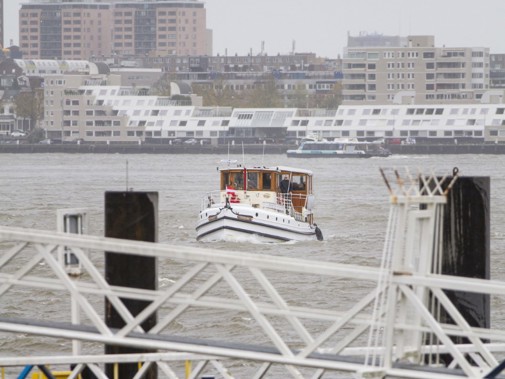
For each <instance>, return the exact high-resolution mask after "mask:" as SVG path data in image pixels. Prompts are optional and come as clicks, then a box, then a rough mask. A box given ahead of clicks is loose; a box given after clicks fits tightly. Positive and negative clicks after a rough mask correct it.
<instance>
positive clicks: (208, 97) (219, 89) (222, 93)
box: [193, 79, 241, 107]
mask: <svg viewBox="0 0 505 379" xmlns="http://www.w3.org/2000/svg"><path fill="white" fill-rule="evenodd" d="M193 93H195V94H197V95H199V96H201V97H202V98H203V104H204V105H205V106H206V107H235V106H237V105H238V104H239V103H240V99H241V95H240V94H238V93H237V92H235V91H234V90H232V89H231V87H230V86H229V85H228V84H227V83H226V82H225V81H224V80H222V79H217V80H214V81H213V82H211V83H194V84H193Z"/></svg>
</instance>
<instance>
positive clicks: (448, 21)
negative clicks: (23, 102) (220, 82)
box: [4, 0, 505, 58]
mask: <svg viewBox="0 0 505 379" xmlns="http://www.w3.org/2000/svg"><path fill="white" fill-rule="evenodd" d="M21 2H26V0H4V7H5V43H6V45H7V46H9V45H10V40H11V39H12V40H13V42H14V44H16V45H17V44H19V40H18V10H19V7H20V4H21ZM206 8H207V26H208V28H210V29H212V30H213V31H214V55H216V54H218V53H219V54H221V55H224V54H225V51H226V50H227V53H228V55H235V53H237V54H239V55H246V54H248V53H249V52H250V51H251V49H252V52H253V54H257V53H259V52H260V50H261V45H262V41H264V44H265V52H266V53H268V54H269V55H276V54H277V53H281V54H285V53H289V52H291V51H292V48H293V41H295V51H296V52H313V53H316V54H317V55H318V56H324V57H329V58H337V57H338V56H339V55H341V54H342V51H343V48H344V47H345V45H346V44H347V34H348V33H350V34H351V35H353V36H356V35H359V34H360V33H361V32H365V33H368V34H372V33H378V34H384V35H401V36H407V35H409V34H412V35H414V34H417V35H419V34H425V35H434V36H435V45H436V46H437V47H442V46H444V45H445V46H448V47H489V48H490V49H491V53H505V21H504V16H505V0H480V1H476V0H345V1H344V0H206Z"/></svg>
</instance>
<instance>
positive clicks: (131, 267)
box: [105, 191, 158, 379]
mask: <svg viewBox="0 0 505 379" xmlns="http://www.w3.org/2000/svg"><path fill="white" fill-rule="evenodd" d="M157 213H158V193H157V192H133V191H127V192H106V193H105V236H106V237H113V238H121V239H129V240H136V241H147V242H157V240H158V235H157V224H158V219H157ZM105 278H106V280H107V282H108V283H109V284H110V285H113V286H124V287H133V288H142V289H152V290H155V289H157V262H156V258H152V257H143V256H140V255H139V256H133V255H127V254H118V253H114V252H106V253H105ZM123 303H124V304H125V306H126V307H127V308H128V310H129V311H130V312H131V313H132V315H133V316H136V315H138V314H139V313H140V312H141V311H142V310H143V309H144V308H145V307H147V306H148V305H149V304H150V302H149V301H144V300H132V299H123ZM105 321H106V324H107V325H108V326H109V327H112V328H121V327H123V326H124V324H125V323H124V321H123V319H122V318H121V316H119V314H118V313H117V312H116V310H115V309H114V308H113V307H112V306H111V304H110V303H109V302H108V301H107V299H106V301H105ZM155 324H156V314H153V315H151V316H150V317H149V318H147V319H146V320H145V321H144V322H143V323H142V325H141V326H142V328H143V329H144V331H148V330H149V329H151V328H152V327H153V326H154V325H155ZM147 352H153V351H145V350H139V349H132V348H127V347H121V346H113V345H106V346H105V353H106V354H128V353H130V354H131V353H147ZM138 367H139V366H138V363H121V364H119V365H117V371H116V372H115V368H114V365H113V364H107V365H106V367H105V370H106V374H107V376H108V377H109V378H112V377H119V378H121V379H131V378H133V377H134V376H135V374H136V373H137V371H138V369H139V368H138ZM114 375H116V376H114ZM143 378H148V379H156V378H157V370H156V366H155V365H153V366H152V367H151V368H150V369H149V370H148V372H147V373H146V375H144V376H143Z"/></svg>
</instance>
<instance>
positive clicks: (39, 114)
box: [14, 88, 44, 128]
mask: <svg viewBox="0 0 505 379" xmlns="http://www.w3.org/2000/svg"><path fill="white" fill-rule="evenodd" d="M14 104H15V107H16V117H17V118H28V119H30V125H31V128H35V127H36V126H37V122H38V121H39V120H41V119H42V118H43V117H44V91H43V90H42V88H37V89H34V90H33V91H26V92H20V93H19V94H18V95H17V96H16V98H15V99H14Z"/></svg>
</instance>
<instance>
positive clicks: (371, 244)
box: [0, 154, 505, 355]
mask: <svg viewBox="0 0 505 379" xmlns="http://www.w3.org/2000/svg"><path fill="white" fill-rule="evenodd" d="M221 158H226V157H221V156H216V155H197V156H190V155H157V154H156V155H131V156H127V155H91V154H90V155H68V154H12V155H11V154H3V155H0V159H1V165H0V224H1V225H6V226H17V227H27V228H37V229H47V230H55V229H56V210H57V209H61V208H75V207H79V208H81V207H84V208H87V209H88V210H89V217H90V233H91V234H93V235H103V225H104V215H103V207H104V192H105V191H109V190H110V191H117V190H124V189H126V188H133V189H134V190H137V191H157V192H159V241H160V242H163V243H169V242H170V243H176V244H182V245H190V246H203V247H205V246H210V247H213V248H223V249H227V250H240V251H247V252H258V250H259V251H260V253H264V254H274V255H282V256H292V257H299V258H307V259H315V260H320V261H335V262H341V263H352V264H367V265H378V262H379V260H380V257H381V252H382V245H383V240H384V232H385V230H386V224H387V217H388V211H389V197H388V192H387V190H386V187H385V185H384V183H383V180H382V178H381V176H380V173H379V167H409V168H413V169H415V168H421V169H423V170H428V169H436V170H437V172H440V171H443V172H448V173H449V172H452V169H453V167H458V168H459V171H460V175H464V176H490V177H491V254H492V256H491V262H492V265H491V267H492V277H493V278H500V279H505V273H504V267H505V264H504V263H505V255H504V249H505V238H504V236H505V232H503V228H504V226H505V212H504V207H505V205H504V200H505V155H504V156H492V155H443V156H441V155H431V156H392V157H389V158H386V159H384V158H372V159H307V160H301V159H296V158H287V157H285V156H284V155H267V156H264V157H262V156H255V155H246V156H245V163H246V164H254V165H265V166H272V165H288V166H296V167H303V168H306V169H310V170H312V171H313V172H314V174H315V179H314V180H315V185H314V188H315V193H316V208H315V215H316V216H315V217H316V222H317V223H318V225H319V226H320V228H321V230H322V232H323V235H324V238H325V240H324V241H323V242H317V241H314V242H305V243H283V244H260V245H258V244H254V243H237V242H236V243H231V242H221V243H207V244H205V243H201V242H196V241H195V230H194V227H195V223H196V217H197V214H198V211H199V208H200V198H201V197H202V196H203V194H204V193H205V192H206V191H210V190H215V189H217V186H218V175H217V172H216V167H217V166H218V165H219V161H220V159H221ZM230 158H232V159H238V160H239V161H240V162H242V161H243V157H242V156H233V157H230ZM127 167H128V170H127ZM127 172H128V174H127ZM317 285H318V284H317V283H300V284H299V286H303V287H305V288H310V286H314V289H315V290H316V291H319V292H321V289H320V288H318V287H317ZM293 288H294V290H296V288H295V287H293ZM326 295H327V296H331V295H330V294H329V293H328V294H324V293H322V294H320V296H321V299H324V296H326ZM348 298H349V300H350V301H352V298H353V292H352V290H351V289H350V290H349V294H348ZM32 300H33V299H26V304H24V303H23V302H21V303H18V304H16V305H12V304H1V305H0V315H1V314H4V313H9V314H20V315H22V316H23V317H28V318H29V317H30V314H29V313H30V312H31V311H30V309H32V308H31V307H30V306H29V304H28V303H29V302H30V301H32ZM41 301H44V299H42V300H41ZM45 306H47V307H50V306H51V304H50V301H49V300H47V301H46V304H45ZM209 317H210V316H209ZM206 323H207V324H208V325H212V320H210V319H209V320H206ZM216 323H217V324H219V320H217V321H216ZM196 324H198V320H195V325H196ZM195 325H191V327H195ZM228 327H229V328H235V329H236V330H232V331H231V332H232V333H239V332H240V330H241V328H243V327H244V326H243V324H242V322H240V321H237V324H236V325H235V324H230V325H229V326H228ZM181 328H182V329H184V326H182V327H181ZM198 332H199V333H212V332H211V331H209V330H207V331H205V328H203V330H201V329H198ZM0 338H1V335H0ZM45 348H47V347H45V346H37V345H35V346H33V345H32V344H29V343H27V342H26V341H25V340H23V339H19V338H15V337H13V336H10V337H8V338H7V339H6V338H4V339H3V342H0V355H1V354H2V353H8V354H9V355H12V354H20V355H21V354H26V353H27V352H30V351H36V350H39V349H45Z"/></svg>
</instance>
